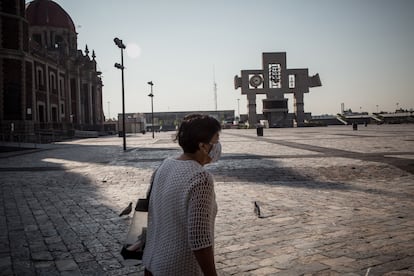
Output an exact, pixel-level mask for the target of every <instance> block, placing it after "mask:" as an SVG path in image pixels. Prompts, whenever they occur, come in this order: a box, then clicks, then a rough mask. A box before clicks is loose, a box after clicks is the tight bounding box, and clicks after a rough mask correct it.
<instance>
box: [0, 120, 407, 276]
mask: <svg viewBox="0 0 414 276" xmlns="http://www.w3.org/2000/svg"><path fill="white" fill-rule="evenodd" d="M173 134H174V133H172V132H163V133H156V136H155V139H152V135H151V134H150V133H147V134H145V135H142V134H137V135H131V136H128V137H127V151H126V152H124V151H123V150H122V138H119V137H114V136H112V137H102V138H97V139H83V140H75V141H69V142H61V143H56V144H53V145H42V146H40V145H36V149H31V150H20V151H9V152H6V151H4V148H3V152H2V153H0V185H1V195H0V275H142V267H141V266H140V265H139V264H136V263H133V262H132V263H131V262H125V261H123V259H122V257H121V256H120V255H119V251H120V248H121V244H122V242H123V240H124V238H125V236H126V231H127V229H128V225H129V222H130V220H131V215H130V216H129V217H122V218H120V217H119V216H118V214H119V213H120V211H121V210H122V209H123V208H125V207H126V206H127V205H128V203H129V202H130V201H132V202H134V203H135V201H136V199H137V198H138V197H142V196H144V195H145V191H146V189H147V187H148V181H149V178H150V175H151V173H152V171H153V170H154V168H156V166H157V165H158V164H159V163H160V162H161V160H163V159H164V158H166V157H173V156H176V155H178V153H179V152H180V150H179V147H178V145H177V144H176V143H174V142H172V135H173ZM221 142H222V145H223V157H222V159H221V160H220V161H219V162H218V163H217V164H214V165H210V166H208V169H209V170H210V171H211V172H212V174H213V175H214V178H215V181H216V195H217V203H218V207H219V212H218V215H217V220H216V243H215V256H216V263H217V268H218V269H219V273H220V275H388V276H390V275H414V175H413V173H414V125H379V126H377V125H375V126H373V125H368V127H364V126H359V130H357V131H353V130H352V127H351V126H329V127H321V128H292V129H265V130H264V136H263V137H257V136H256V130H236V129H235V130H223V131H222V134H221ZM254 201H257V202H258V204H259V206H260V207H261V211H262V212H261V213H262V214H261V217H260V218H259V217H257V216H256V215H255V213H254Z"/></svg>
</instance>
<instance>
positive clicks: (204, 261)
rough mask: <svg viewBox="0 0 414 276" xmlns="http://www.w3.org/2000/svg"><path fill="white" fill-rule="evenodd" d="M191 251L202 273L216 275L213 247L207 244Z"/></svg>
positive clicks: (209, 275)
mask: <svg viewBox="0 0 414 276" xmlns="http://www.w3.org/2000/svg"><path fill="white" fill-rule="evenodd" d="M193 252H194V255H195V257H196V259H197V262H198V264H199V265H200V267H201V270H202V271H203V273H204V275H206V276H216V275H217V272H216V266H215V264H214V251H213V247H212V246H209V247H206V248H203V249H199V250H195V251H193Z"/></svg>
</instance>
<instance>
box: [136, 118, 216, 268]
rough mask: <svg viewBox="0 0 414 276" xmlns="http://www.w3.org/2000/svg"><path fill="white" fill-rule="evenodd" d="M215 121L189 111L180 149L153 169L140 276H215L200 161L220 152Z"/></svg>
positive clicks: (210, 191)
mask: <svg viewBox="0 0 414 276" xmlns="http://www.w3.org/2000/svg"><path fill="white" fill-rule="evenodd" d="M220 130H221V127H220V123H219V122H218V121H217V120H216V119H214V118H212V117H210V116H204V115H199V114H193V115H188V116H186V117H185V118H184V120H183V122H182V123H181V125H180V127H179V129H178V132H177V137H176V139H177V140H178V143H179V145H180V146H181V148H182V149H183V153H182V154H181V155H180V156H179V157H178V158H176V159H172V158H169V159H166V160H164V161H163V163H162V164H161V165H160V167H159V168H158V169H157V171H156V172H155V174H154V176H153V178H154V181H153V186H152V191H151V197H150V202H149V211H148V232H147V240H146V246H145V250H144V256H143V264H144V266H145V268H146V271H145V275H155V276H158V275H162V276H164V275H168V276H170V275H180V276H183V275H191V276H194V275H217V273H216V268H215V263H214V222H215V217H216V213H217V204H216V200H215V193H214V183H213V178H212V176H211V174H210V173H208V172H207V171H206V170H205V169H204V167H203V166H204V165H206V164H208V163H211V162H214V161H217V160H218V158H219V157H220V155H221V145H220V143H219V132H220Z"/></svg>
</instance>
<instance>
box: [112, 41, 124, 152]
mask: <svg viewBox="0 0 414 276" xmlns="http://www.w3.org/2000/svg"><path fill="white" fill-rule="evenodd" d="M114 42H115V45H116V46H118V47H119V48H120V49H121V64H119V63H115V68H118V69H121V72H122V136H123V140H124V151H125V150H126V136H125V93H124V69H125V68H124V49H125V48H126V46H125V44H124V43H122V40H121V39H119V38H117V37H115V38H114Z"/></svg>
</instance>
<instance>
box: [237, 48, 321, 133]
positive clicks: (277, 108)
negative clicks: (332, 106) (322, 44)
mask: <svg viewBox="0 0 414 276" xmlns="http://www.w3.org/2000/svg"><path fill="white" fill-rule="evenodd" d="M262 59H263V69H259V70H241V77H239V76H237V75H236V76H235V77H234V88H235V89H238V88H241V93H242V95H247V110H248V122H249V126H250V128H254V127H255V126H256V124H257V123H258V121H259V116H258V115H257V114H256V95H258V94H265V95H266V99H263V111H262V112H263V115H262V116H261V117H262V118H260V119H264V120H267V121H268V122H269V127H293V126H294V124H295V123H296V125H297V126H303V125H304V123H305V120H309V119H310V118H311V115H310V113H305V111H304V104H303V95H304V93H308V92H309V88H310V87H318V86H321V85H322V84H321V80H320V78H319V74H316V75H314V76H309V75H308V69H307V68H306V69H287V68H286V53H285V52H279V53H263V54H262ZM288 93H290V94H293V99H294V103H293V105H294V112H293V113H289V109H288V99H287V98H285V94H288Z"/></svg>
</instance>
